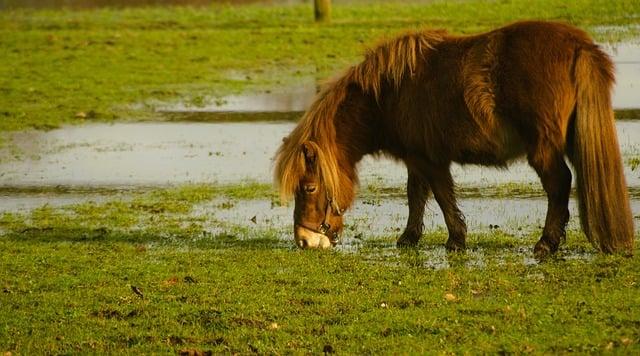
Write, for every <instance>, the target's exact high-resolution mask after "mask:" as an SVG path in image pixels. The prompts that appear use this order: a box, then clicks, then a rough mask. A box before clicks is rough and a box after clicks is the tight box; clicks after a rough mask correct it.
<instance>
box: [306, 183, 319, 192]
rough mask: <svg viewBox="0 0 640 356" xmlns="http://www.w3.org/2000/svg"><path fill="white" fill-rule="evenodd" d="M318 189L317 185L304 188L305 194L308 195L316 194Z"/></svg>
mask: <svg viewBox="0 0 640 356" xmlns="http://www.w3.org/2000/svg"><path fill="white" fill-rule="evenodd" d="M316 189H317V188H316V186H315V185H311V184H309V185H305V186H304V192H305V193H307V194H311V193H315V191H316Z"/></svg>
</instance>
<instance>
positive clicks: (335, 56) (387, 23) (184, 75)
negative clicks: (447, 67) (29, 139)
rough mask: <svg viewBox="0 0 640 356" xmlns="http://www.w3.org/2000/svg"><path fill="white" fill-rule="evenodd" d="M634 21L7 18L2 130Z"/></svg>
mask: <svg viewBox="0 0 640 356" xmlns="http://www.w3.org/2000/svg"><path fill="white" fill-rule="evenodd" d="M639 14H640V3H638V2H637V1H632V0H620V1H612V2H606V1H597V0H578V1H572V2H568V3H567V2H564V1H557V0H542V1H536V2H535V3H530V2H527V1H478V0H469V1H455V2H447V1H434V2H433V3H429V4H425V3H414V4H411V3H410V4H398V3H391V4H373V5H372V4H361V3H360V4H359V3H355V4H350V5H338V4H336V5H335V6H334V16H333V19H334V20H333V22H332V23H331V24H329V25H316V24H314V23H313V21H312V9H311V8H310V5H296V6H284V7H276V6H259V5H252V6H243V7H229V6H214V7H210V8H198V9H194V8H143V9H125V10H122V9H120V10H116V9H105V10H92V11H69V10H67V11H60V10H57V11H54V10H49V11H44V10H41V11H34V10H16V11H3V12H2V13H0V51H1V52H2V56H0V131H6V130H17V129H24V128H29V127H35V128H44V129H46V128H52V127H57V126H59V125H60V124H64V123H81V122H86V121H93V120H131V119H135V120H139V119H157V116H156V115H154V114H153V105H150V104H149V103H151V102H153V100H154V99H155V100H165V101H173V100H182V101H185V102H187V103H192V104H194V105H198V104H201V103H203V101H206V100H207V99H208V98H210V97H211V96H216V95H224V94H229V93H233V92H242V91H249V92H250V91H255V90H263V89H273V88H274V87H282V86H287V85H290V84H292V83H296V81H299V80H300V77H302V76H315V77H317V78H322V79H324V78H326V77H328V76H331V75H332V74H334V73H336V72H337V71H340V70H341V69H342V68H344V67H345V66H347V65H349V64H351V63H354V62H355V61H357V60H358V58H359V56H360V55H361V53H362V52H363V49H364V48H365V47H366V45H371V44H372V43H375V41H376V40H377V39H378V38H380V37H382V36H388V35H392V34H395V33H397V32H400V31H402V30H403V29H407V28H416V27H431V28H446V29H448V30H449V31H451V32H454V33H473V32H477V31H484V30H487V29H491V28H494V27H496V26H500V25H503V24H505V23H508V22H512V21H515V20H517V19H532V18H535V19H549V20H558V21H565V22H570V23H573V24H575V25H577V26H581V27H584V28H585V29H587V30H588V31H589V32H591V33H592V34H593V36H595V37H596V38H597V39H598V40H599V41H604V42H615V41H619V40H622V39H631V38H636V37H637V35H638V33H639V32H640V28H639V27H638V24H640V17H639ZM133 104H138V105H133Z"/></svg>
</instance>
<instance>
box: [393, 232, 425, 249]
mask: <svg viewBox="0 0 640 356" xmlns="http://www.w3.org/2000/svg"><path fill="white" fill-rule="evenodd" d="M419 240H420V235H416V234H407V233H403V234H402V236H400V238H398V241H396V247H398V248H414V247H416V246H418V241H419Z"/></svg>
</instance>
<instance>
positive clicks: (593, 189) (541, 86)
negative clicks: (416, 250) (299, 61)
mask: <svg viewBox="0 0 640 356" xmlns="http://www.w3.org/2000/svg"><path fill="white" fill-rule="evenodd" d="M613 82H614V78H613V64H612V62H611V60H610V59H609V58H608V56H607V55H606V54H605V53H604V52H603V51H602V50H600V49H599V48H598V46H597V45H595V44H594V43H593V41H592V40H591V39H590V38H589V36H588V35H587V34H586V33H585V32H583V31H581V30H579V29H577V28H574V27H571V26H568V25H564V24H559V23H549V22H519V23H515V24H512V25H509V26H506V27H503V28H499V29H497V30H494V31H491V32H488V33H484V34H480V35H475V36H464V37H459V36H452V35H449V34H447V33H446V32H444V31H418V32H409V33H406V34H404V35H402V36H399V37H397V38H394V39H392V40H390V41H387V42H383V43H382V44H380V45H379V46H377V47H375V48H373V49H371V50H369V51H368V52H367V53H366V55H365V58H364V60H363V61H362V62H361V63H359V64H357V65H355V66H353V67H351V68H349V69H348V70H347V71H346V73H345V74H344V75H342V76H341V77H339V78H338V79H337V80H335V81H333V82H332V83H330V84H329V85H327V86H326V87H325V88H324V90H323V91H322V92H321V93H320V94H319V95H318V97H317V98H316V100H315V102H314V103H313V104H312V106H311V107H310V109H309V110H308V111H307V112H306V114H305V115H304V117H303V118H302V120H301V121H300V123H299V124H298V125H297V127H296V128H295V129H294V130H293V132H291V134H290V135H289V136H288V137H287V138H286V139H285V140H284V142H283V144H282V146H281V147H280V149H279V150H278V152H277V155H276V166H275V179H276V181H277V183H278V184H279V188H280V192H281V196H282V198H283V199H290V198H291V197H292V196H293V197H295V209H294V236H295V241H296V243H297V245H298V246H300V247H302V248H326V247H330V246H331V245H334V244H335V243H336V242H337V239H338V236H339V234H340V233H341V231H342V227H343V222H342V213H343V212H344V209H347V208H348V207H349V206H350V205H351V204H352V202H353V200H354V195H355V188H356V186H357V181H358V179H357V172H356V163H357V162H358V161H360V159H361V158H362V157H363V156H364V155H367V154H384V155H388V156H391V157H393V158H395V159H398V160H401V161H402V162H404V163H405V164H406V166H407V170H408V181H407V195H408V200H409V218H408V221H407V226H406V228H405V230H404V232H403V233H402V235H401V236H400V238H399V239H398V242H397V244H398V246H414V245H416V244H417V243H418V240H419V239H420V237H421V235H422V229H423V213H424V208H425V203H426V200H427V197H428V195H429V194H430V192H433V195H434V197H435V199H436V201H437V202H438V204H439V206H440V208H441V209H442V211H443V213H444V218H445V223H446V225H447V229H448V231H449V238H448V240H447V243H446V247H447V249H448V250H462V249H464V248H465V235H466V232H467V227H466V224H465V221H464V216H463V214H462V213H461V212H460V210H459V209H458V206H457V204H456V198H455V195H454V182H453V179H452V177H451V173H450V166H451V163H452V162H458V163H461V164H481V165H488V166H500V167H504V166H506V165H507V163H508V162H509V161H511V160H513V159H515V158H518V157H521V156H523V155H526V157H527V160H528V162H529V164H530V165H531V167H533V169H534V170H535V171H536V172H537V174H538V176H539V177H540V180H541V182H542V186H543V187H544V190H545V192H546V193H547V197H548V210H547V216H546V221H545V226H544V230H543V231H542V237H541V238H540V240H539V241H538V242H537V243H536V245H535V248H534V253H535V254H536V256H538V257H544V256H546V255H548V254H550V253H554V252H555V251H556V250H557V249H558V246H559V244H560V242H561V241H563V239H564V237H565V226H566V224H567V221H568V219H569V210H568V201H569V194H570V190H571V171H570V170H569V167H567V164H566V162H565V159H564V157H565V155H566V156H567V157H568V159H569V161H570V162H571V163H572V165H573V166H574V168H575V171H576V175H577V187H578V197H579V207H580V220H581V223H582V228H583V230H584V232H585V234H586V235H587V237H588V238H589V240H590V241H591V242H592V243H593V244H594V246H595V247H596V248H598V249H599V250H601V251H603V252H607V253H613V252H623V253H631V251H632V248H633V231H634V228H633V220H632V218H631V210H630V207H629V198H628V196H627V190H626V183H625V178H624V175H623V169H622V162H621V157H620V151H619V148H618V142H617V137H616V129H615V125H614V118H613V111H612V108H611V97H610V92H611V87H612V84H613Z"/></svg>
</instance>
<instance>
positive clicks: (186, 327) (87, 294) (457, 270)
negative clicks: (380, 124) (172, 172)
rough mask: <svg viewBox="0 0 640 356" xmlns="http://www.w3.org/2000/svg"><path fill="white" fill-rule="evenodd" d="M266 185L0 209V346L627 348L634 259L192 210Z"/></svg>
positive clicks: (638, 298)
mask: <svg viewBox="0 0 640 356" xmlns="http://www.w3.org/2000/svg"><path fill="white" fill-rule="evenodd" d="M271 194H272V192H270V191H262V188H261V187H260V186H259V185H254V184H245V185H243V186H228V187H214V186H185V187H176V188H169V189H159V190H152V191H147V192H144V193H131V194H130V195H128V196H124V197H123V196H118V197H117V198H114V199H110V200H107V201H105V202H102V203H80V204H73V205H70V206H65V207H59V208H53V207H50V206H46V205H45V206H43V207H41V208H38V209H35V210H33V211H31V212H25V213H5V214H3V215H2V216H1V217H0V228H1V229H2V230H3V231H4V234H3V235H2V236H1V237H0V250H1V251H2V253H1V254H0V289H1V290H2V292H1V293H0V352H5V351H9V352H12V353H16V354H41V353H74V354H75V353H122V352H127V353H145V354H148V353H165V352H177V351H185V350H192V351H194V350H198V351H203V352H204V351H212V352H214V353H218V352H227V353H252V352H258V353H291V352H292V353H321V352H323V351H325V350H328V351H331V350H333V351H335V352H338V353H394V354H397V353H442V352H445V353H451V352H454V353H466V352H471V353H485V352H487V353H496V352H515V353H520V352H536V353H564V352H570V351H576V352H595V353H600V352H604V351H606V350H612V351H614V352H619V353H637V352H638V351H640V346H639V345H640V344H639V343H640V325H639V324H638V320H640V309H639V308H638V305H639V303H640V290H639V289H640V285H639V284H638V271H639V270H640V261H639V260H638V259H637V258H623V257H617V256H601V255H598V254H596V253H595V252H594V250H593V248H592V247H591V246H590V245H588V244H587V243H586V241H585V238H584V236H583V235H582V234H581V233H578V232H575V231H571V232H570V233H569V236H568V237H567V242H566V243H565V244H564V245H563V247H562V249H561V251H560V252H559V254H558V256H557V257H556V258H553V259H551V260H548V261H546V262H545V263H542V264H535V263H531V262H532V261H533V260H532V256H531V247H532V246H533V244H534V243H535V241H536V240H537V238H538V236H537V234H538V233H539V232H534V233H532V234H531V235H527V236H524V237H516V236H512V235H509V234H507V233H504V232H502V231H501V230H493V231H491V232H488V233H476V232H473V231H472V232H471V233H470V236H469V238H468V246H469V251H468V253H467V254H457V255H456V254H454V255H446V254H445V253H444V252H443V249H442V245H443V243H444V240H445V239H446V232H444V231H441V230H436V231H431V232H428V233H427V235H425V236H424V238H423V240H422V242H421V245H420V246H419V248H418V249H417V250H408V251H397V250H396V249H395V248H394V247H393V243H394V239H395V236H383V237H378V238H369V237H367V236H366V234H367V232H366V231H362V232H361V233H362V235H364V236H362V237H361V239H359V240H353V239H351V240H348V241H346V242H347V243H350V244H351V246H352V247H351V248H347V249H346V250H344V251H342V252H340V251H334V252H318V251H315V252H314V251H299V250H296V249H294V248H293V243H292V242H291V241H289V240H288V239H286V240H283V236H281V233H280V232H278V231H281V230H280V229H281V228H282V226H272V227H267V228H266V229H264V230H260V231H258V232H256V230H255V229H247V228H246V226H237V225H232V224H230V223H227V222H224V221H216V220H215V219H214V218H212V217H202V216H200V217H198V216H197V215H195V214H194V207H195V206H197V205H198V204H201V203H206V202H209V201H212V200H213V199H217V200H216V201H219V200H221V199H222V200H223V201H224V200H225V199H228V200H231V201H233V202H234V203H235V204H242V202H243V201H244V200H245V199H253V198H256V197H258V196H261V197H263V196H265V195H266V196H272V195H271ZM219 209H225V207H224V206H220V207H219ZM401 223H402V222H399V224H401ZM210 228H213V231H216V232H215V233H211V232H209V231H211V230H208V229H210ZM287 238H288V237H287ZM638 252H639V251H638V250H637V249H636V254H637V253H638ZM133 287H136V288H137V289H136V290H138V291H140V292H141V295H138V294H136V293H134V291H133Z"/></svg>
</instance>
